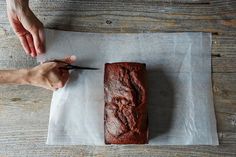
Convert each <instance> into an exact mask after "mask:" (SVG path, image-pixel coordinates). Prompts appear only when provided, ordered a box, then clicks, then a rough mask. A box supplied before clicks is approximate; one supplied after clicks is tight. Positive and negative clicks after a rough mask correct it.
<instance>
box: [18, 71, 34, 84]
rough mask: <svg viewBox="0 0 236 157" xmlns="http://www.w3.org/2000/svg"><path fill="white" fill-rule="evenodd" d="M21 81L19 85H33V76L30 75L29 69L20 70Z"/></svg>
mask: <svg viewBox="0 0 236 157" xmlns="http://www.w3.org/2000/svg"><path fill="white" fill-rule="evenodd" d="M19 76H20V77H19V80H18V83H19V84H26V85H29V84H31V82H32V81H31V79H32V78H31V77H32V76H31V75H30V70H29V69H20V70H19Z"/></svg>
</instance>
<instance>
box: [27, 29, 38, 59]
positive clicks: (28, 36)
mask: <svg viewBox="0 0 236 157" xmlns="http://www.w3.org/2000/svg"><path fill="white" fill-rule="evenodd" d="M25 36H26V39H27V42H28V45H29V48H30V51H31V53H30V54H31V56H32V57H35V56H36V50H35V47H34V42H33V38H32V36H31V35H30V34H29V33H27V34H26V35H25Z"/></svg>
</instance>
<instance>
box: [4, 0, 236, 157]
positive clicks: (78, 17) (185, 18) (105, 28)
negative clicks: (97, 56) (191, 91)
mask: <svg viewBox="0 0 236 157" xmlns="http://www.w3.org/2000/svg"><path fill="white" fill-rule="evenodd" d="M30 6H31V8H32V10H33V11H34V13H35V14H36V15H37V17H39V19H40V20H41V21H42V22H43V23H44V25H45V27H46V28H53V29H60V30H71V31H72V30H73V31H82V32H106V33H107V32H109V33H112V32H116V33H123V32H132V33H135V32H175V31H181V32H183V31H202V32H212V33H213V38H212V39H213V43H212V82H213V93H214V105H215V112H216V118H217V130H218V136H219V140H220V145H219V146H106V147H105V146H99V147H97V146H47V145H45V141H46V137H47V125H48V119H49V109H50V100H51V96H52V92H50V91H47V90H44V89H41V88H36V87H30V86H8V85H2V86H0V156H1V157H2V156H18V157H19V156H30V157H31V156H43V157H46V156H50V157H51V156H123V155H124V156H214V157H215V156H236V52H235V51H236V18H235V17H236V1H235V0H212V1H209V0H103V1H98V0H70V1H64V0H57V1H56V0H30ZM36 64H37V63H36V61H35V60H34V59H32V58H30V57H27V56H26V55H25V54H24V52H23V49H22V47H21V45H20V43H19V40H18V39H17V38H16V36H15V34H14V33H13V31H12V29H11V27H10V25H9V22H8V19H7V15H6V2H5V0H0V69H12V68H23V67H30V66H34V65H36Z"/></svg>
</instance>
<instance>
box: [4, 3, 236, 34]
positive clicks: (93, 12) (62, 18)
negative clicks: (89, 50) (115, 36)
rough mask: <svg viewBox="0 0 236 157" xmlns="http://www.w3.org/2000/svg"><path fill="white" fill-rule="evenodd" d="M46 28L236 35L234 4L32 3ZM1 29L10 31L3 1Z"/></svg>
mask: <svg viewBox="0 0 236 157" xmlns="http://www.w3.org/2000/svg"><path fill="white" fill-rule="evenodd" d="M30 2H31V6H32V9H33V11H34V12H35V14H36V15H37V16H38V17H39V18H40V19H41V21H42V22H43V23H44V24H45V26H46V27H49V28H57V29H62V30H74V31H85V32H157V31H165V32H166V31H168V32H172V31H203V32H217V33H220V34H225V33H226V34H234V35H235V34H236V33H235V27H236V25H235V23H236V20H235V18H234V17H235V15H236V7H235V6H236V3H235V1H233V0H232V1H227V2H225V3H219V2H212V3H210V4H194V5H192V4H181V3H180V4H174V3H159V2H158V3H157V2H155V1H154V2H152V3H151V2H149V1H148V2H143V1H138V2H135V3H134V2H133V1H59V2H57V3H55V2H54V1H30ZM1 3H2V5H1V6H0V15H1V16H0V27H2V28H4V29H8V28H7V26H8V20H7V18H6V11H5V10H6V6H5V1H4V0H1Z"/></svg>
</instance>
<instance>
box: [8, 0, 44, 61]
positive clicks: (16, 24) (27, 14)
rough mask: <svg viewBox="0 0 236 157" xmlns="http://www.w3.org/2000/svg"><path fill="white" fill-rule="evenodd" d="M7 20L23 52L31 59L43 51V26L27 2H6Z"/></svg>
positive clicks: (17, 0)
mask: <svg viewBox="0 0 236 157" xmlns="http://www.w3.org/2000/svg"><path fill="white" fill-rule="evenodd" d="M6 1H7V14H8V19H9V21H10V23H11V26H12V27H13V29H14V31H15V33H16V35H17V36H18V38H19V39H20V42H21V44H22V46H23V48H24V50H25V52H26V53H27V54H29V55H31V56H32V57H35V56H37V55H38V54H40V53H44V51H45V35H44V30H43V24H42V23H41V22H40V21H39V19H38V18H37V17H36V16H35V15H34V13H33V12H32V11H31V10H30V8H29V4H28V3H29V1H28V0H6Z"/></svg>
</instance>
